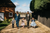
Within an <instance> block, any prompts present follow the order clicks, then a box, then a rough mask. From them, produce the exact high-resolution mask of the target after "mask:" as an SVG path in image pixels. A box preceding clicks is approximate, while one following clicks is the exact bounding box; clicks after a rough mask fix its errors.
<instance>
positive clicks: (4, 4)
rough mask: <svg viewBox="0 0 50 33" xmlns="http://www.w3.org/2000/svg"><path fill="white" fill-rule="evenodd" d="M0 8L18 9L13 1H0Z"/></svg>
mask: <svg viewBox="0 0 50 33" xmlns="http://www.w3.org/2000/svg"><path fill="white" fill-rule="evenodd" d="M0 7H16V6H15V5H14V4H13V2H12V1H11V0H0Z"/></svg>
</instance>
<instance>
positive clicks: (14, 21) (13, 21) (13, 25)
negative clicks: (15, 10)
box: [12, 17, 15, 28]
mask: <svg viewBox="0 0 50 33" xmlns="http://www.w3.org/2000/svg"><path fill="white" fill-rule="evenodd" d="M14 22H15V20H14V17H13V18H12V28H14Z"/></svg>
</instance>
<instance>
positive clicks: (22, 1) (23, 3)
mask: <svg viewBox="0 0 50 33" xmlns="http://www.w3.org/2000/svg"><path fill="white" fill-rule="evenodd" d="M11 1H12V2H13V3H14V4H15V5H16V8H15V11H19V12H27V11H29V12H31V11H30V7H29V6H30V2H31V0H11Z"/></svg>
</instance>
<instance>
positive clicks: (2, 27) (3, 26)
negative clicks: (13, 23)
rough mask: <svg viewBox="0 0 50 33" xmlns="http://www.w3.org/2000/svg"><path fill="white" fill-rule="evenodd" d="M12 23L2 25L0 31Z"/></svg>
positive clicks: (0, 24)
mask: <svg viewBox="0 0 50 33" xmlns="http://www.w3.org/2000/svg"><path fill="white" fill-rule="evenodd" d="M9 24H10V23H0V30H2V29H4V28H5V27H6V26H7V25H9Z"/></svg>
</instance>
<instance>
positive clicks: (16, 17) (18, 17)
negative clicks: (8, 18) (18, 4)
mask: <svg viewBox="0 0 50 33" xmlns="http://www.w3.org/2000/svg"><path fill="white" fill-rule="evenodd" d="M15 20H16V28H19V20H20V14H19V13H18V11H17V12H16V14H15Z"/></svg>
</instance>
